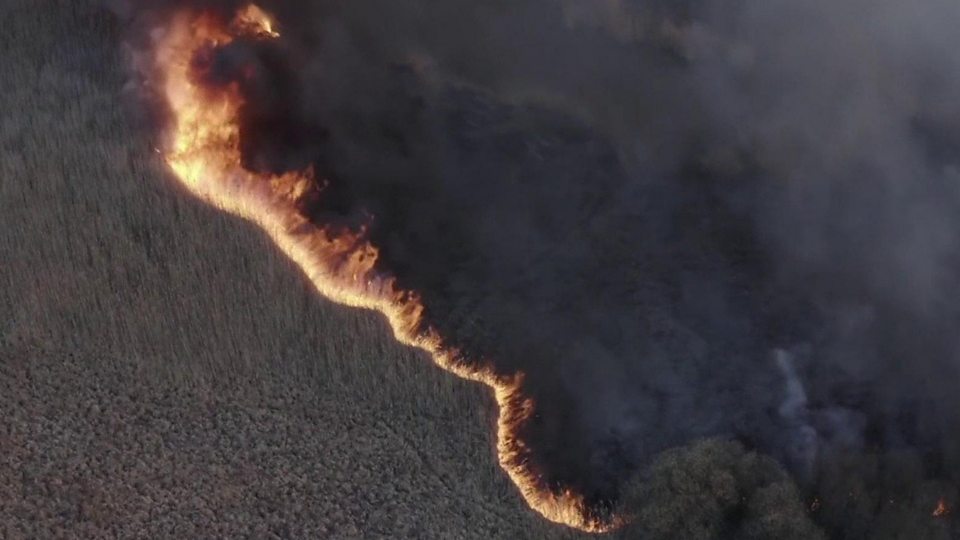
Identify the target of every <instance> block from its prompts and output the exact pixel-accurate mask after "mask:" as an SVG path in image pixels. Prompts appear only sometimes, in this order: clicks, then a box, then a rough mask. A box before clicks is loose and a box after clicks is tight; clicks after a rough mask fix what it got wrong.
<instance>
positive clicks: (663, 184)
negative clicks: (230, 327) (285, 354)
mask: <svg viewBox="0 0 960 540" xmlns="http://www.w3.org/2000/svg"><path fill="white" fill-rule="evenodd" d="M115 4H116V6H117V8H116V9H117V12H118V13H122V14H124V16H125V17H128V19H129V20H130V21H131V25H132V26H134V27H137V28H144V27H146V28H149V27H151V26H152V25H158V24H160V22H162V20H163V18H164V17H165V16H166V15H167V14H169V13H170V12H171V10H174V9H177V8H180V7H183V6H184V5H186V4H187V3H184V2H169V1H166V2H164V1H154V2H115ZM198 4H203V3H197V2H191V3H189V5H190V6H197V5H198ZM236 4H237V3H234V2H212V1H211V2H207V3H206V5H205V6H204V7H205V8H207V9H211V10H217V9H223V10H232V9H233V8H234V7H235V5H236ZM260 5H261V6H262V7H263V8H265V9H266V10H268V11H270V12H271V13H273V14H274V15H275V17H276V19H277V23H278V26H279V29H280V31H281V33H282V38H281V39H279V40H277V41H276V42H271V43H270V44H263V43H257V44H250V43H236V44H233V45H231V46H230V47H227V48H221V49H218V50H216V51H212V52H211V57H210V58H207V59H206V61H207V62H209V66H207V69H206V70H205V73H207V74H208V75H209V77H210V81H209V83H210V84H220V83H222V82H226V81H236V80H241V78H242V77H241V76H240V74H239V70H240V69H241V68H242V67H243V66H251V65H253V66H255V73H254V74H253V75H252V76H250V75H249V74H247V75H245V76H244V77H245V78H243V80H244V81H245V82H244V86H243V88H244V94H245V96H246V97H247V105H246V107H245V110H244V126H243V130H242V139H243V140H242V146H243V149H244V160H245V165H246V166H247V167H249V168H251V169H255V170H270V171H283V170H290V169H300V168H303V167H304V166H306V165H312V166H313V167H314V168H315V170H316V171H317V173H318V176H319V177H321V178H324V179H325V180H326V182H327V184H326V186H325V187H324V188H323V189H322V190H321V191H320V192H319V193H318V194H317V196H316V197H315V198H314V199H311V201H310V203H309V205H308V207H306V208H305V211H306V212H308V213H309V214H310V215H311V217H312V218H313V219H315V220H316V221H318V222H324V223H328V222H332V223H337V224H340V225H342V226H344V227H357V226H359V225H360V224H363V223H369V224H370V228H369V235H370V238H371V240H372V241H373V243H374V244H375V245H377V246H379V247H380V248H381V250H382V252H381V253H382V260H381V264H382V267H383V269H384V270H385V271H389V273H391V274H393V275H396V276H397V277H398V280H399V282H400V284H401V285H402V286H403V287H405V288H409V289H413V290H416V291H419V292H420V293H422V295H423V300H424V304H425V305H426V307H427V309H428V313H427V317H428V318H429V320H430V321H431V322H432V323H433V324H435V325H436V326H437V327H438V328H439V329H441V330H442V333H443V335H445V336H447V337H448V338H449V339H450V341H451V342H453V343H454V344H456V345H458V346H460V347H462V348H463V349H464V350H465V351H467V352H468V353H469V355H470V356H471V357H477V358H489V359H490V360H492V361H493V362H494V364H495V365H496V366H497V368H498V370H501V371H502V372H504V373H510V372H514V371H518V370H519V371H523V372H524V373H526V375H527V376H526V379H525V390H526V392H527V393H528V394H529V395H530V396H531V397H533V398H534V400H535V402H536V415H535V418H534V420H533V421H532V422H531V423H530V425H529V426H528V427H527V430H528V432H527V433H524V436H525V438H526V439H527V440H528V441H529V442H530V445H531V447H532V448H533V451H534V455H535V458H536V460H537V461H538V463H539V465H540V467H541V468H542V470H543V471H544V474H545V475H547V477H548V478H550V479H551V481H553V482H556V483H557V484H563V485H570V486H574V487H575V488H577V489H578V490H580V491H581V492H583V493H585V494H586V495H587V496H588V499H589V500H590V501H591V502H592V503H594V504H597V505H599V506H601V507H603V506H610V505H613V504H615V503H616V502H617V501H618V500H619V497H620V494H621V492H622V490H623V486H624V483H625V482H626V481H627V479H629V478H630V477H631V476H632V475H635V474H638V472H639V471H642V470H643V469H644V468H645V467H647V466H648V465H649V463H650V462H651V461H652V460H653V459H654V458H655V457H656V456H657V455H658V454H660V453H661V452H663V451H665V450H667V449H670V448H673V447H676V446H680V445H685V444H688V443H690V442H691V441H694V440H696V439H700V438H705V437H721V438H730V439H735V440H737V441H739V442H740V443H742V444H743V445H745V446H746V447H747V448H749V449H752V450H755V451H758V452H762V453H765V454H769V455H771V456H773V457H774V458H775V459H776V460H777V461H778V462H779V463H780V464H781V465H782V466H783V467H785V468H786V469H787V470H789V471H790V472H791V473H792V474H793V476H794V478H795V479H796V481H797V482H798V484H799V485H800V487H801V489H802V490H803V492H804V493H805V494H809V495H810V496H811V497H812V496H816V497H818V500H821V499H822V500H823V510H822V511H820V512H819V513H817V514H816V515H814V519H816V520H817V521H818V523H820V524H821V525H822V526H823V527H824V528H825V529H826V530H827V531H829V532H830V534H833V535H837V536H843V537H847V538H859V537H877V536H876V535H878V534H881V533H885V532H889V531H894V530H900V529H898V527H901V526H903V523H906V522H907V517H902V519H901V518H896V519H894V518H890V517H886V518H883V519H881V518H880V516H890V515H895V516H900V515H901V514H896V513H891V512H893V510H891V509H890V507H888V506H884V505H885V504H886V503H885V502H881V501H886V500H887V499H889V498H891V497H893V495H892V493H893V492H896V498H897V499H898V500H906V499H909V498H913V499H911V500H916V501H921V502H918V503H916V504H918V505H920V506H918V508H920V510H918V511H922V512H925V514H924V515H925V516H927V517H929V513H930V511H932V510H933V506H932V504H933V503H931V506H930V507H929V509H926V507H925V506H923V505H924V504H926V503H927V501H928V500H930V498H931V497H933V499H932V501H936V500H937V498H940V497H947V498H948V499H950V500H951V501H952V503H953V504H957V503H960V500H957V499H956V496H957V490H958V487H960V392H958V391H957V390H958V385H960V353H958V350H960V343H958V341H960V332H957V328H958V324H960V309H958V307H957V303H956V302H955V301H954V298H957V297H960V279H958V278H960V272H958V270H960V168H958V167H960V33H958V32H957V31H956V28H958V27H960V4H958V3H956V2H955V1H952V0H918V1H916V2H912V3H905V2H892V1H879V2H878V1H870V2H867V1H866V0H840V1H837V0H831V1H827V0H808V1H803V2H800V1H796V0H792V1H791V0H738V1H734V2H715V1H708V0H703V1H698V0H688V1H682V2H665V1H642V2H641V1H639V0H637V1H631V0H603V1H595V0H591V1H587V0H515V1H511V2H499V1H494V2H472V1H471V2H468V1H466V0H445V1H442V2H439V1H431V0H415V1H413V2H402V3H398V2H394V1H388V0H364V1H359V2H357V1H354V2H335V1H331V0H317V1H315V2H309V3H308V2H293V1H281V0H274V1H263V2H261V3H260ZM225 12H226V11H225ZM891 478H892V479H891ZM853 485H856V486H859V487H858V488H857V489H861V488H862V489H861V491H860V492H858V493H861V492H862V500H861V501H860V503H862V504H861V505H860V506H856V507H853V506H850V504H852V503H849V500H848V499H849V497H852V495H849V496H848V494H847V492H848V491H849V492H850V493H853V488H851V487H850V486H853ZM784 489H786V488H784ZM863 501H868V502H863ZM860 503H858V504H860ZM818 504H819V503H818ZM904 504H906V503H904ZM911 504H912V503H911ZM898 508H899V507H898ZM898 511H899V510H898ZM911 511H912V510H911ZM903 512H907V510H903ZM906 515H907V514H906V513H904V514H903V516H906ZM910 515H911V516H912V515H913V514H910ZM852 516H854V517H852ZM911 519H912V518H911ZM930 519H931V520H932V519H933V518H930ZM898 520H899V521H898ZM946 527H953V528H952V529H949V530H948V529H946V528H940V529H931V530H933V531H934V532H935V533H936V534H945V535H949V534H950V531H953V534H958V532H957V531H958V529H957V526H956V525H955V524H953V525H946ZM891 534H892V533H891ZM931 534H934V533H931Z"/></svg>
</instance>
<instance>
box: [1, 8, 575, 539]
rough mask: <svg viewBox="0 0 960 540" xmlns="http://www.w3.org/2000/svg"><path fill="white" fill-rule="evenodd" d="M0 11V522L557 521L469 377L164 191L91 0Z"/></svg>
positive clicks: (257, 531) (129, 525) (244, 229)
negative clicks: (524, 487) (544, 513)
mask: <svg viewBox="0 0 960 540" xmlns="http://www.w3.org/2000/svg"><path fill="white" fill-rule="evenodd" d="M0 16H2V19H3V21H4V22H5V28H6V29H5V30H4V32H3V33H2V34H0V65H2V66H3V76H2V77H0V103H2V105H3V111H4V116H3V121H2V122H0V231H2V232H0V413H2V414H0V537H4V538H19V537H40V538H50V537H72V538H77V537H102V536H119V537H130V536H133V535H135V534H136V535H144V536H147V537H151V538H162V537H176V538H190V537H212V536H218V537H248V536H253V537H268V536H269V535H270V534H275V535H278V536H281V537H301V538H302V537H308V538H310V537H313V538H320V537H330V538H349V537H395V536H398V535H399V536H406V537H445V538H456V537H481V538H519V537H528V536H537V537H544V536H551V537H566V536H568V535H572V533H570V532H569V531H567V530H565V529H564V528H562V527H556V526H552V525H550V524H547V523H545V522H544V521H543V520H542V519H540V518H539V516H537V515H536V514H535V513H533V512H532V511H530V510H529V509H528V508H526V506H524V505H523V503H522V500H521V499H520V497H519V495H518V494H517V493H516V491H515V489H514V486H513V485H512V484H511V483H510V482H509V480H508V479H507V478H506V477H505V475H504V474H503V473H502V471H500V469H499V467H498V466H497V464H496V461H495V457H494V453H493V448H492V445H493V441H492V430H491V427H492V422H493V414H494V410H493V407H492V400H491V399H490V396H488V395H487V394H486V392H484V391H483V389H482V388H480V387H478V386H475V385H472V384H467V383H465V382H463V381H460V380H457V379H455V378H454V377H450V376H449V375H446V374H444V373H442V372H440V371H439V370H437V369H435V368H433V366H432V365H430V363H429V362H428V360H427V359H426V358H424V357H423V356H422V355H420V354H418V353H417V352H416V351H412V350H409V349H406V348H403V347H400V346H398V345H397V344H396V343H395V342H394V340H393V339H392V337H391V335H390V334H389V331H388V329H387V327H386V324H385V322H384V321H383V320H382V319H381V318H380V317H379V316H378V315H376V314H372V313H365V312H359V311H356V310H347V309H343V308H340V307H338V306H334V305H331V304H330V303H328V302H325V301H324V300H323V299H322V298H319V297H318V296H317V295H316V294H314V293H313V291H312V290H311V289H310V287H309V284H308V283H307V281H306V280H305V279H304V278H303V277H302V276H301V275H300V274H299V272H298V270H297V269H296V268H295V267H294V266H293V265H292V264H291V263H290V262H288V261H287V260H286V259H285V258H284V257H283V256H282V255H280V254H279V253H278V252H277V251H276V250H275V249H273V247H272V246H271V245H270V242H269V241H268V240H267V239H266V237H265V236H264V235H262V234H261V233H260V232H259V231H258V230H257V229H256V228H255V227H254V226H252V225H250V224H247V223H244V222H242V221H240V220H237V219H233V218H231V217H229V216H226V215H224V214H222V213H220V212H217V211H214V210H212V209H210V208H207V207H205V206H203V205H202V204H200V203H197V202H195V201H194V200H192V198H191V197H190V196H188V195H186V194H185V193H182V192H181V191H180V190H179V189H177V187H176V184H175V182H174V180H173V179H172V178H171V177H170V176H169V175H168V173H167V172H166V169H165V167H164V164H163V163H162V162H161V160H160V159H159V157H158V156H157V155H156V154H155V153H154V151H153V146H154V144H153V142H152V141H151V140H150V137H151V136H152V135H153V134H152V133H151V132H150V130H149V129H144V128H143V121H144V120H146V119H143V118H132V116H131V113H132V112H134V111H135V108H132V107H123V106H122V104H123V103H124V102H125V101H129V100H135V99H137V98H138V96H137V95H136V94H135V93H134V92H130V91H128V90H127V91H125V90H124V84H125V73H124V69H123V60H122V58H121V48H120V42H121V39H120V35H119V34H120V30H119V28H118V24H117V22H116V21H115V20H114V19H113V18H112V17H111V16H110V15H108V14H107V13H106V12H105V11H104V10H102V9H101V8H99V7H97V6H96V2H95V1H94V0H86V1H85V0H80V1H67V0H39V1H33V0H11V1H7V2H3V3H2V4H0Z"/></svg>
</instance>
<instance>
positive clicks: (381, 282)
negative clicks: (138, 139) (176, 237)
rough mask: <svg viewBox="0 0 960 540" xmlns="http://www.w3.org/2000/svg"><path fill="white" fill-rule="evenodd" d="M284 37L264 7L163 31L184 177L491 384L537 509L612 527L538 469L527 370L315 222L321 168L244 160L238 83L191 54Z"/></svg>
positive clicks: (520, 482) (576, 523)
mask: <svg viewBox="0 0 960 540" xmlns="http://www.w3.org/2000/svg"><path fill="white" fill-rule="evenodd" d="M277 36H279V34H278V33H277V32H276V31H275V30H274V29H273V27H272V24H271V21H270V19H269V17H268V16H267V15H266V14H265V13H264V12H263V11H262V10H261V9H259V8H258V7H256V6H254V5H250V6H247V7H246V8H243V9H242V10H240V11H239V12H238V13H237V14H236V16H235V18H234V20H233V21H232V22H230V23H229V24H226V23H222V22H220V21H218V20H217V19H216V18H214V17H212V16H208V15H206V14H203V13H194V12H182V13H180V14H178V15H177V16H176V17H175V18H174V19H173V20H172V21H171V23H170V26H169V28H167V29H166V31H165V32H163V33H162V35H157V36H155V43H154V62H155V63H156V67H157V68H158V69H159V71H160V72H161V73H162V74H163V76H164V83H163V84H164V92H165V96H166V99H167V101H168V102H169V106H170V109H171V110H172V112H173V115H174V127H173V131H172V142H171V144H170V145H169V146H168V148H166V149H165V151H164V152H165V154H166V159H167V162H168V163H169V166H170V168H171V169H172V170H173V171H174V173H175V174H176V176H177V177H178V178H179V180H180V181H181V182H182V183H183V185H184V186H185V187H186V188H187V189H189V190H190V191H191V192H192V193H193V194H195V195H196V196H198V197H200V198H202V199H203V200H205V201H207V202H209V203H210V204H212V205H214V206H216V207H218V208H220V209H223V210H226V211H228V212H231V213H234V214H237V215H239V216H242V217H244V218H246V219H248V220H250V221H253V222H255V223H257V224H258V225H260V226H261V227H262V228H263V229H264V230H265V231H266V232H267V233H269V235H270V236H271V238H273V240H274V241H275V242H276V244H277V245H278V246H279V247H280V248H281V249H282V250H283V251H284V252H285V253H286V254H287V255H288V256H289V257H290V258H291V259H293V260H294V261H295V262H296V263H297V264H298V265H299V266H300V267H301V268H302V269H303V271H304V272H305V273H306V275H307V276H308V277H309V278H310V280H311V281H312V282H313V284H314V285H315V286H316V289H317V290H318V291H319V292H320V294H322V295H323V296H325V297H327V298H329V299H331V300H333V301H335V302H338V303H340V304H344V305H347V306H353V307H360V308H368V309H375V310H377V311H379V312H381V313H383V314H384V315H386V317H387V319H388V320H389V322H390V326H391V327H392V328H393V332H394V335H395V336H396V338H397V340H399V341H400V342H402V343H404V344H408V345H413V346H415V347H419V348H421V349H423V350H424V351H426V352H428V353H429V354H430V356H431V357H432V358H433V361H434V362H436V364H437V365H439V366H440V367H442V368H443V369H445V370H447V371H449V372H451V373H454V374H456V375H457V376H459V377H462V378H464V379H469V380H471V381H477V382H481V383H483V384H486V385H487V386H489V387H490V388H492V389H493V391H494V396H495V398H496V401H497V405H498V406H499V418H498V423H497V424H498V426H497V452H498V458H499V462H500V465H501V467H502V468H503V470H504V471H506V472H507V474H508V475H509V477H510V479H511V480H512V481H513V482H514V483H515V484H516V485H517V487H518V488H519V490H520V493H521V494H522V495H523V498H524V499H525V500H526V502H527V503H528V504H529V505H530V507H531V508H533V509H534V510H536V511H537V512H539V513H540V514H542V515H543V516H544V517H545V518H547V519H549V520H551V521H554V522H557V523H562V524H565V525H569V526H571V527H576V528H578V529H582V530H585V531H591V532H602V531H606V530H609V529H612V528H614V527H615V526H616V525H617V524H618V523H619V520H617V519H612V520H610V521H609V522H604V521H601V520H599V519H598V518H596V517H594V516H592V515H591V513H590V511H589V509H588V508H587V507H586V505H585V504H584V501H583V497H581V496H580V495H578V494H576V493H573V492H571V491H570V490H567V489H551V488H550V487H548V486H546V485H545V483H544V482H543V481H542V480H541V479H540V477H539V476H538V475H537V474H536V473H535V472H534V471H532V470H531V469H530V467H529V465H528V454H529V450H528V449H527V447H526V445H525V444H524V442H523V441H522V440H521V439H519V438H518V437H517V435H516V433H517V432H518V428H519V427H520V426H521V425H522V424H523V423H524V422H526V421H527V420H528V419H529V417H530V415H531V413H532V411H533V403H532V401H531V400H530V399H528V398H526V397H525V396H523V395H522V393H521V391H520V388H521V383H522V380H523V374H522V373H517V374H514V375H511V376H503V375H498V374H496V373H495V372H494V370H493V369H492V368H491V367H490V365H489V364H488V363H486V362H466V361H464V359H463V358H462V357H461V355H460V354H459V353H458V351H457V350H456V349H454V348H452V347H449V346H447V345H445V344H444V342H443V340H442V338H441V336H440V335H439V334H438V332H437V331H436V330H435V329H434V328H432V327H430V326H428V325H426V324H425V322H424V321H423V319H422V313H423V305H422V304H421V303H420V299H419V297H418V295H417V294H415V293H413V292H411V291H404V290H401V289H400V288H399V287H398V286H397V284H396V281H395V280H394V279H393V278H392V277H389V276H384V275H383V274H382V273H380V272H377V271H375V270H374V264H375V262H376V260H377V248H376V247H375V246H373V245H371V244H370V243H369V241H368V240H366V238H365V235H364V231H363V230H360V231H358V232H341V231H339V230H337V231H334V230H333V229H331V228H328V227H324V226H318V225H316V224H314V223H312V222H310V221H309V220H308V219H307V218H306V217H304V216H303V215H302V214H301V213H300V212H299V211H298V210H297V201H298V199H299V198H300V197H301V196H302V195H303V194H304V193H306V192H307V191H309V190H310V189H315V185H316V182H315V179H314V178H313V173H312V171H309V170H307V171H303V172H299V173H285V174H283V175H269V174H259V173H252V172H249V171H247V170H245V169H243V167H242V166H241V154H240V148H239V136H240V130H239V124H238V119H237V114H238V109H239V106H240V105H241V102H242V99H241V96H240V93H239V91H238V89H237V88H236V86H228V87H227V88H226V89H223V90H218V91H211V90H210V89H205V88H202V87H201V86H200V85H198V84H197V83H195V82H194V80H193V78H192V77H191V69H190V65H191V61H192V60H193V58H194V56H195V54H196V53H197V52H198V51H200V50H202V49H204V48H207V47H211V46H217V45H223V44H226V43H229V42H230V41H232V40H233V39H235V38H237V37H244V38H247V39H271V38H275V37H277Z"/></svg>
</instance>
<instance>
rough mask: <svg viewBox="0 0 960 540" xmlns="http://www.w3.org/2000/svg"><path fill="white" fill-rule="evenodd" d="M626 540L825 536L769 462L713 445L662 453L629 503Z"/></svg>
mask: <svg viewBox="0 0 960 540" xmlns="http://www.w3.org/2000/svg"><path fill="white" fill-rule="evenodd" d="M623 504H624V511H625V512H627V513H632V514H633V516H634V518H635V521H634V523H633V524H632V525H631V527H630V528H629V529H628V530H626V531H624V533H623V536H624V538H638V539H639V538H643V539H649V540H668V539H677V540H679V539H687V540H710V539H719V538H731V539H733V538H736V539H744V540H747V539H750V540H760V539H770V540H773V539H781V540H815V539H819V538H824V536H823V534H822V533H821V532H820V531H819V530H818V529H817V527H816V526H815V525H814V524H813V522H812V521H811V520H810V518H809V517H808V512H807V509H806V508H805V507H804V505H803V504H802V502H801V499H800V495H799V493H798V492H797V489H796V488H795V487H794V484H793V481H792V480H790V478H789V477H787V475H786V474H785V473H784V472H783V470H782V469H781V468H780V466H779V465H778V464H777V463H776V462H775V461H773V460H772V459H770V458H769V457H766V456H761V455H758V454H756V453H754V452H747V451H745V450H744V448H743V447H742V446H741V445H739V444H737V443H734V442H729V441H723V440H716V439H708V440H704V441H699V442H696V443H693V444H691V445H689V446H686V447H683V448H677V449H674V450H669V451H667V452H664V453H663V454H661V455H660V456H659V457H658V458H657V460H656V462H655V463H654V464H653V465H652V466H651V467H650V469H649V471H647V472H646V474H643V475H640V476H638V477H637V479H636V481H635V483H634V484H633V485H632V486H630V487H628V490H627V493H626V495H625V497H624V501H623Z"/></svg>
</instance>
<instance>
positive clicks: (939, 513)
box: [931, 499, 950, 518]
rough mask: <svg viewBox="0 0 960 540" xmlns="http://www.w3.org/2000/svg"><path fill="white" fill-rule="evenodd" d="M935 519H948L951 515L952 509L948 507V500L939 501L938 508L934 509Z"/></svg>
mask: <svg viewBox="0 0 960 540" xmlns="http://www.w3.org/2000/svg"><path fill="white" fill-rule="evenodd" d="M931 515H932V516H933V517H937V518H938V517H947V516H949V515H950V507H949V506H947V501H946V499H940V500H939V501H937V507H936V508H934V509H933V514H931Z"/></svg>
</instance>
